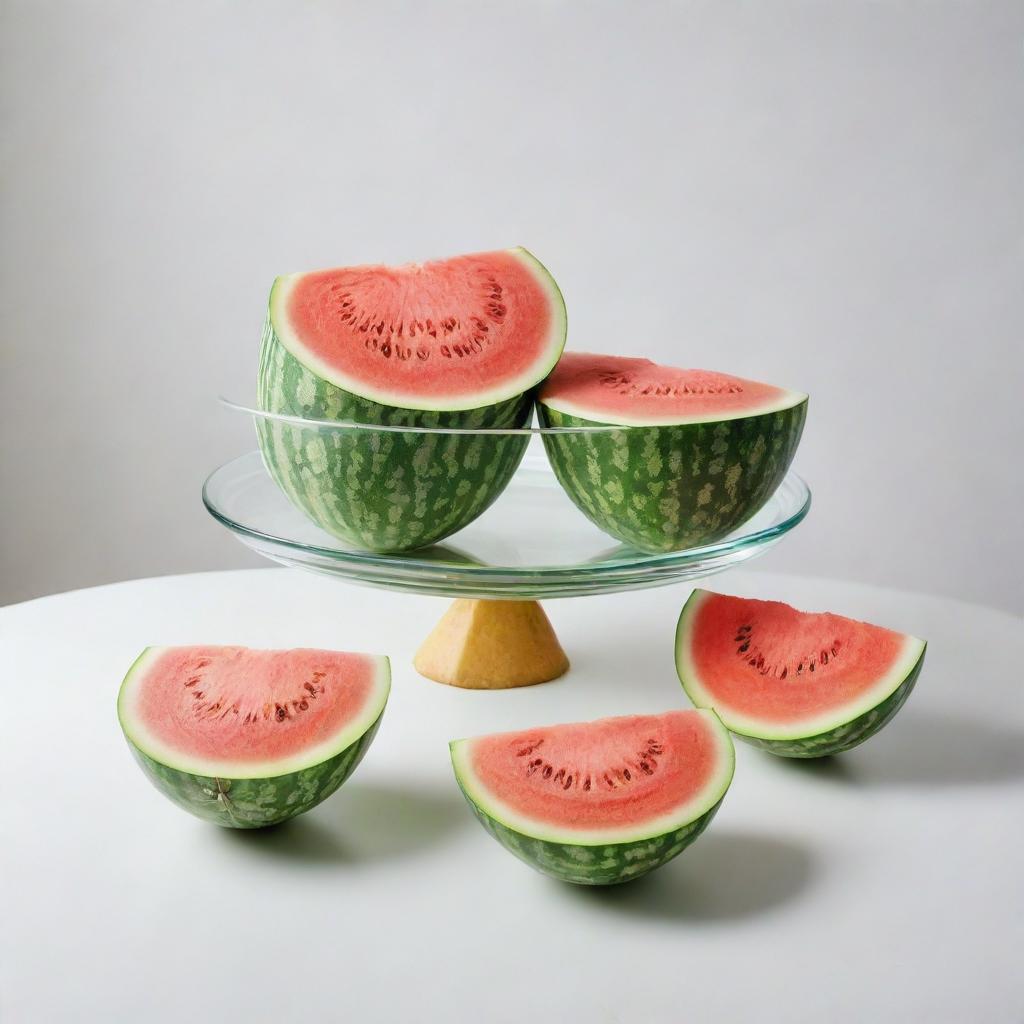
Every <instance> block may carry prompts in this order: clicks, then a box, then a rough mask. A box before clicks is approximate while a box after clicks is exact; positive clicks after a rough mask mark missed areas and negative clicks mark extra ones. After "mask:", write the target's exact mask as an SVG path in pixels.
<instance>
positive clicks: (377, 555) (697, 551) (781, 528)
mask: <svg viewBox="0 0 1024 1024" xmlns="http://www.w3.org/2000/svg"><path fill="white" fill-rule="evenodd" d="M259 454H260V453H259V452H256V451H252V452H248V453H246V454H245V455H241V456H237V457H236V458H235V459H232V460H229V461H228V462H226V463H224V464H223V465H221V466H218V467H217V468H216V469H215V470H213V472H211V473H210V474H209V476H207V478H206V480H205V481H204V483H203V490H202V499H203V504H204V505H205V506H206V510H207V512H208V513H209V514H210V515H211V516H212V517H213V518H214V519H215V520H217V521H218V522H219V523H221V524H222V525H223V526H226V527H227V528H228V529H229V530H231V531H232V532H233V533H235V534H237V535H238V536H240V537H249V538H251V539H253V540H258V541H261V542H263V543H269V544H272V545H279V546H281V547H283V548H285V549H288V550H292V551H302V552H306V553H308V554H315V555H317V556H319V557H322V558H324V559H325V560H327V561H330V562H334V563H336V564H339V565H347V566H349V567H352V568H356V567H365V568H366V569H368V570H373V571H376V572H377V573H379V574H380V575H382V576H385V575H390V574H391V573H396V574H398V575H402V574H405V575H408V576H410V577H412V576H418V577H420V578H421V579H430V578H431V577H440V578H447V579H463V580H467V581H468V580H476V581H478V582H479V583H480V584H482V585H486V584H487V583H488V582H492V583H500V582H503V581H509V580H514V579H522V578H525V577H532V578H544V577H549V578H553V579H555V580H559V579H560V580H561V581H562V582H567V583H568V582H572V581H573V580H574V579H577V578H585V579H590V580H594V579H604V580H608V581H614V580H615V578H616V577H618V576H619V575H628V574H630V573H635V572H636V570H637V569H639V568H641V567H646V568H647V569H649V570H651V571H652V572H654V573H658V572H666V573H671V572H672V571H673V570H677V569H679V568H680V567H682V566H685V565H686V564H687V563H692V562H696V561H699V560H702V559H706V558H709V557H714V556H718V555H725V554H728V553H730V552H739V551H742V550H745V549H749V548H752V547H760V546H762V545H764V544H766V543H769V542H770V541H772V540H774V539H776V538H781V537H783V536H784V535H785V534H787V533H789V531H790V530H792V529H793V528H794V527H795V526H797V525H798V524H799V523H801V522H802V521H803V520H804V519H805V518H806V516H807V514H808V512H809V511H810V508H811V500H812V492H811V489H810V487H809V486H808V484H807V481H806V480H804V479H803V477H801V476H800V475H799V474H798V473H796V472H794V471H793V470H792V469H790V470H789V471H788V472H787V473H786V476H785V477H784V478H783V480H782V482H781V483H780V484H779V486H778V488H776V491H775V493H774V494H773V495H772V497H774V496H775V494H778V493H779V491H781V490H783V489H784V488H787V487H788V488H790V489H792V490H794V491H795V492H796V493H795V495H794V502H793V507H791V508H790V509H789V510H788V512H787V513H786V515H785V516H784V518H782V519H780V520H778V521H777V522H774V523H769V524H766V525H765V526H762V527H760V528H758V529H756V530H753V531H752V532H750V533H740V532H739V530H742V529H743V527H739V528H738V530H737V531H736V532H735V533H734V534H732V535H730V536H728V537H723V538H722V539H720V540H717V541H712V542H710V543H708V544H704V545H699V546H697V547H693V548H683V549H681V550H677V551H658V552H645V551H640V550H635V551H633V552H631V557H630V558H629V559H628V560H626V561H623V562H613V563H605V564H598V565H588V564H586V563H580V564H576V565H538V566H530V567H510V566H496V565H483V564H475V565H464V564H458V563H451V562H448V563H441V562H436V561H428V560H423V559H419V558H417V557H416V551H415V550H414V551H410V552H407V553H401V554H398V555H395V554H387V553H382V552H373V551H363V550H360V549H348V548H340V547H324V546H323V545H321V544H317V543H315V542H307V541H301V540H297V539H295V538H292V537H282V536H279V535H275V534H271V533H267V532H265V531H263V530H261V529H258V528H256V527H253V526H250V525H247V524H245V523H241V522H239V521H238V520H235V519H233V518H232V517H231V516H229V515H227V514H225V513H224V512H223V511H222V510H221V509H220V508H219V507H218V504H217V502H216V501H215V500H214V498H213V496H212V494H211V485H212V484H213V482H214V480H215V478H216V477H218V475H220V474H221V473H223V472H224V471H226V470H227V469H228V468H229V467H230V466H232V465H234V464H236V463H238V462H239V461H241V460H242V459H245V458H250V457H252V456H255V455H259ZM737 533H738V534H739V535H738V536H737V535H736V534H737ZM381 570H384V572H381Z"/></svg>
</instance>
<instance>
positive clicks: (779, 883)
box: [559, 829, 815, 921]
mask: <svg viewBox="0 0 1024 1024" xmlns="http://www.w3.org/2000/svg"><path fill="white" fill-rule="evenodd" d="M814 874H815V863H814V858H813V857H812V855H811V853H810V851H809V850H808V849H807V848H806V847H805V846H802V845H799V844H797V843H795V842H793V841H791V840H786V839H780V838H778V837H777V836H767V835H762V834H757V833H753V832H746V831H742V832H741V831H730V830H728V829H717V830H714V831H708V832H706V833H705V834H704V835H703V836H701V837H700V839H698V840H697V842H696V843H694V845H693V846H691V847H690V848H689V849H688V850H684V851H683V853H682V854H680V855H679V857H678V858H677V859H676V860H674V861H671V862H670V863H668V864H666V865H665V866H664V867H663V868H660V869H658V870H657V871H653V872H651V874H649V875H646V876H645V877H643V878H638V879H637V880H636V881H635V882H627V883H625V884H623V885H612V886H606V887H602V888H587V887H585V886H565V885H563V884H562V883H559V885H560V887H561V888H562V889H563V890H564V891H566V892H567V893H568V895H569V896H570V898H572V899H578V900H584V901H586V902H589V903H596V904H599V905H601V906H603V907H606V908H608V909H609V910H613V911H616V912H618V913H623V914H631V915H634V916H637V917H650V918H670V919H673V920H678V921H687V920H689V921H728V920H732V919H735V918H743V917H750V916H753V915H756V914H759V913H764V912H765V911H768V910H770V909H771V908H772V907H776V906H780V905H782V904H784V903H788V902H789V901H790V900H793V899H796V898H797V897H798V896H799V895H800V893H801V892H803V890H804V889H805V888H806V887H807V886H808V884H809V883H810V882H811V879H812V878H813V876H814Z"/></svg>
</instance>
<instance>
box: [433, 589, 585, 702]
mask: <svg viewBox="0 0 1024 1024" xmlns="http://www.w3.org/2000/svg"><path fill="white" fill-rule="evenodd" d="M413 664H414V665H415V666H416V671H417V672H419V673H420V674H421V675H424V676H426V677H427V678H428V679H433V680H435V681H436V682H439V683H447V684H448V685H449V686H461V687H464V688H465V689H470V690H505V689H508V688H509V687H512V686H531V685H532V684H534V683H546V682H547V681H548V680H550V679H557V678H558V677H559V676H561V675H564V674H565V673H566V672H567V671H568V669H569V659H568V658H567V657H566V656H565V651H563V650H562V646H561V644H559V642H558V637H557V636H555V631H554V630H553V629H552V628H551V623H550V622H549V621H548V617H547V615H545V614H544V609H543V608H541V606H540V605H539V604H538V603H537V602H536V601H494V600H475V599H471V598H459V599H458V600H457V601H454V602H453V603H452V606H451V607H450V608H449V609H448V611H446V612H445V613H444V615H443V616H442V618H441V621H440V622H438V624H437V625H436V626H435V627H434V630H433V632H432V633H431V634H430V636H428V637H427V639H426V640H425V641H424V642H423V646H422V647H421V648H420V649H419V651H418V652H417V654H416V657H415V659H414V660H413Z"/></svg>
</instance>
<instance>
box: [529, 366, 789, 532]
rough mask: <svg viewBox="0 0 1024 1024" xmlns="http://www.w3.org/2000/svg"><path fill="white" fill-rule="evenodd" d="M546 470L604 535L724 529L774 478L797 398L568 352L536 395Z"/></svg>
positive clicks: (778, 479) (723, 378)
mask: <svg viewBox="0 0 1024 1024" xmlns="http://www.w3.org/2000/svg"><path fill="white" fill-rule="evenodd" d="M538 402H539V405H538V410H539V413H540V419H541V423H542V424H543V425H544V426H548V427H585V426H621V427H623V429H622V430H612V431H602V432H594V433H566V434H551V433H549V434H545V435H544V447H545V449H546V450H547V453H548V459H549V460H550V462H551V466H552V468H553V469H554V472H555V476H556V477H557V478H558V480H559V482H560V483H561V485H562V486H563V488H565V491H566V493H567V494H568V495H569V497H570V498H571V499H572V500H573V501H574V502H575V504H576V505H577V506H578V507H579V508H580V510H581V511H582V512H583V513H584V515H586V516H587V517H588V518H589V519H590V520H592V521H593V522H594V523H595V524H596V525H597V526H599V527H600V528H601V529H602V530H604V531H605V532H606V533H608V534H611V536H613V537H615V538H617V539H618V540H621V541H625V542H626V543H628V544H632V545H634V546H635V547H638V548H640V549H641V550H644V551H677V550H680V549H682V548H688V547H697V546H699V545H701V544H708V543H711V542H713V541H716V540H720V539H721V538H722V537H725V536H726V535H727V534H728V533H730V532H731V531H732V530H734V529H736V527H738V526H740V525H741V524H742V523H744V522H745V521H746V520H747V519H749V518H750V517H751V516H752V515H754V514H755V513H756V512H757V511H758V510H759V509H760V508H761V507H762V506H763V505H764V503H765V502H766V501H767V500H768V499H769V498H770V497H771V496H772V494H773V493H774V492H775V490H776V488H777V487H778V486H779V484H780V483H782V479H783V477H784V476H785V475H786V471H787V470H788V469H789V465H790V463H791V462H792V460H793V456H794V454H795V453H796V449H797V446H798V445H799V443H800V435H801V433H802V432H803V426H804V420H805V418H806V415H807V396H806V395H804V394H800V393H798V392H795V391H786V390H784V389H782V388H776V387H772V386H771V385H768V384H759V383H757V382H755V381H748V380H743V379H741V378H739V377H731V376H729V375H727V374H723V373H712V372H710V371H707V370H679V369H674V368H672V367H665V366H658V365H657V364H656V363H652V362H651V361H650V360H649V359H627V358H624V357H621V356H602V355H588V354H585V353H566V354H565V355H564V356H563V357H562V359H561V361H560V362H559V363H558V366H557V367H556V368H555V370H554V372H553V373H552V374H551V376H550V377H549V378H548V379H547V381H546V382H545V383H544V386H543V387H542V388H541V390H540V393H539V397H538Z"/></svg>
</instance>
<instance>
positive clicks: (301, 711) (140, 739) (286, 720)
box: [117, 646, 391, 828]
mask: <svg viewBox="0 0 1024 1024" xmlns="http://www.w3.org/2000/svg"><path fill="white" fill-rule="evenodd" d="M390 688H391V672H390V667H389V664H388V659H387V658H384V657H377V656H374V655H368V654H345V653H341V652H338V651H317V650H305V649H299V650H291V651H261V650H252V649H250V648H246V647H213V646H197V647H147V648H146V650H145V651H143V652H142V654H141V655H140V656H139V658H138V659H137V660H136V662H135V664H134V665H132V667H131V669H130V670H129V671H128V674H127V675H126V676H125V679H124V682H123V683H122V684H121V691H120V694H119V695H118V700H117V713H118V718H119V720H120V722H121V729H122V731H123V732H124V735H125V738H126V739H127V740H128V744H129V746H130V747H131V750H132V753H133V754H134V755H135V758H136V760H137V761H138V762H139V764H140V765H141V766H142V769H143V771H144V772H145V773H146V775H147V776H148V777H149V779H150V781H151V782H153V784H154V785H155V786H156V787H157V789H159V790H160V791H161V792H163V793H164V794H165V795H166V796H168V797H169V798H170V799H171V800H173V801H174V802H175V803H176V804H178V806H180V807H183V808H185V810H187V811H191V812H192V813H193V814H196V815H198V816H199V817H200V818H203V819H205V820H206V821H212V822H215V823H216V824H218V825H226V826H229V827H233V828H258V827H260V826H263V825H275V824H277V823H278V822H281V821H285V820H286V819H288V818H292V817H294V816H295V815H297V814H302V813H303V812H304V811H308V810H309V809H310V808H312V807H315V806H316V805H317V804H318V803H320V802H321V801H322V800H324V799H326V798H327V797H329V796H330V795H331V794H332V793H333V792H334V791H335V790H336V789H337V788H338V787H339V786H340V785H341V784H342V783H343V782H344V781H345V779H347V778H348V776H349V775H350V774H351V773H352V771H353V770H354V769H355V767H356V765H357V764H358V763H359V762H360V760H361V759H362V757H363V754H364V753H365V752H366V750H367V748H368V747H369V745H370V743H371V741H372V740H373V737H374V735H375V734H376V732H377V727H378V725H379V724H380V719H381V715H382V714H383V713H384V706H385V704H386V703H387V699H388V693H389V692H390Z"/></svg>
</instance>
